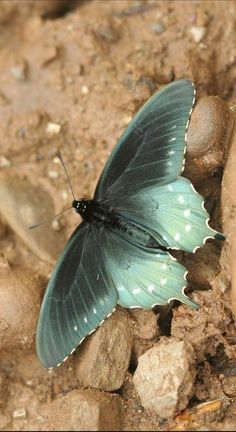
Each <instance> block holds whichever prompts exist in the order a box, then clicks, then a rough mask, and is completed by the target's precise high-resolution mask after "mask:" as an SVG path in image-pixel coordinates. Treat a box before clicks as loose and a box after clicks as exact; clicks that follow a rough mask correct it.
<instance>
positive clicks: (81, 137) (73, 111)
mask: <svg viewBox="0 0 236 432" xmlns="http://www.w3.org/2000/svg"><path fill="white" fill-rule="evenodd" d="M0 7H1V17H0V29H1V39H0V70H1V73H0V118H1V128H0V171H1V174H2V173H3V178H4V176H5V178H10V177H11V176H13V177H11V178H15V179H16V180H15V183H17V185H18V189H19V188H20V186H19V185H20V184H24V186H22V189H23V188H26V190H28V191H34V188H38V189H39V190H41V189H42V190H43V191H44V193H45V194H46V196H45V195H44V194H41V195H40V197H42V201H40V202H34V200H33V199H32V200H31V198H30V193H31V194H32V195H34V196H35V193H34V192H28V193H29V195H27V196H26V197H25V195H24V196H23V195H22V196H20V195H21V194H20V193H18V192H17V194H16V190H17V191H18V189H16V188H15V189H14V194H13V195H12V196H13V197H14V200H15V202H17V203H18V204H17V206H18V207H17V206H16V207H15V208H14V206H13V207H11V208H10V210H9V212H10V213H9V214H10V216H9V215H8V213H7V212H6V211H5V210H4V209H3V207H4V202H2V203H1V205H0V212H1V214H2V218H1V219H0V248H1V252H0V290H1V291H2V295H1V297H2V300H1V302H0V303H1V306H0V334H1V343H2V344H1V348H2V351H1V360H0V389H1V398H0V429H1V430H34V429H38V430H47V428H49V427H50V428H52V429H54V430H56V428H57V427H61V430H66V429H67V428H70V427H71V428H74V430H76V429H77V430H80V429H79V426H78V425H76V421H75V422H74V423H73V424H72V423H69V420H68V419H67V418H66V417H65V416H64V417H63V415H64V414H63V412H62V411H63V408H62V409H61V408H60V407H59V405H53V404H56V403H57V402H56V401H57V399H58V398H59V397H61V396H64V395H69V394H70V393H71V395H73V398H75V399H76V397H77V396H76V395H77V393H74V391H73V390H75V391H77V390H78V389H81V392H82V393H80V395H79V396H78V397H80V398H85V399H86V397H88V401H90V400H91V401H93V391H91V393H90V390H88V391H87V390H84V389H83V388H82V385H81V382H80V380H79V377H78V379H77V378H76V373H77V376H78V374H79V371H80V368H78V366H77V367H76V365H74V362H76V356H75V357H72V358H71V359H69V360H68V362H66V363H65V364H63V365H62V366H61V367H60V368H58V369H56V370H53V371H50V372H48V371H46V370H44V369H43V368H42V367H41V366H40V365H39V362H38V360H37V358H36V355H35V346H34V334H35V325H36V319H37V316H38V313H39V298H40V297H41V294H42V291H43V288H44V287H45V286H46V280H47V278H48V276H49V274H50V272H51V270H52V260H54V258H55V256H57V254H58V245H59V244H60V245H61V241H62V239H64V238H65V237H66V238H68V237H69V235H70V233H71V232H72V231H73V230H74V228H75V226H76V225H77V224H78V222H79V220H78V216H77V215H75V214H74V213H73V212H68V213H66V214H65V215H63V216H62V217H61V218H60V222H59V224H58V225H55V224H54V225H51V224H50V225H49V227H50V228H48V227H47V228H46V227H45V229H46V230H47V229H49V230H50V231H52V232H53V234H52V236H51V235H50V245H49V244H48V245H47V243H49V241H48V240H47V239H48V238H49V237H47V236H48V234H44V233H47V232H48V231H45V232H44V231H43V230H44V228H43V227H42V231H41V233H42V234H41V235H40V237H46V241H44V242H43V240H42V243H40V247H39V246H38V250H37V241H35V239H36V240H37V238H36V237H34V239H33V238H32V237H29V235H28V234H27V232H26V231H24V229H23V228H22V226H21V225H20V223H21V222H20V221H19V219H18V218H17V212H18V211H19V208H20V206H21V205H22V202H25V200H27V199H28V200H29V202H31V204H32V213H30V211H31V210H27V211H26V213H25V215H28V214H29V213H30V215H31V216H29V219H26V220H31V223H33V222H34V221H33V220H32V214H33V216H34V218H35V217H37V214H39V215H40V218H42V217H44V216H46V217H50V216H51V214H52V213H53V211H55V212H60V211H62V210H63V209H64V208H66V207H69V206H70V205H71V194H70V190H69V186H68V183H67V181H66V178H65V175H64V172H63V169H62V167H61V165H60V164H59V163H58V159H57V158H56V153H57V150H58V149H60V150H61V153H62V155H63V159H64V161H65V163H66V165H67V167H68V170H69V172H70V176H71V179H72V183H73V185H74V189H75V194H76V196H78V197H81V196H84V197H91V196H92V195H93V192H94V189H95V185H96V182H97V180H98V177H99V175H100V172H101V170H102V167H103V165H104V163H105V161H106V159H107V157H108V155H109V153H110V151H111V149H112V148H113V146H114V145H115V143H116V142H117V139H118V138H119V136H120V134H121V132H122V131H123V129H124V128H125V127H126V126H127V124H128V123H129V121H130V119H131V118H132V116H133V115H134V113H135V112H136V111H137V109H138V108H139V107H140V106H141V105H142V104H143V103H144V101H146V100H147V99H148V97H149V96H150V95H151V94H152V93H153V92H154V91H155V90H157V89H160V88H161V86H163V85H165V84H167V83H169V82H171V81H173V80H175V79H179V78H190V79H192V80H193V81H194V83H195V84H196V88H197V97H198V99H200V101H201V103H199V111H198V113H197V111H196V114H195V119H194V122H193V123H192V131H191V137H192V138H191V142H192V143H193V142H194V143H199V148H197V150H196V146H195V145H194V146H193V145H192V147H190V148H189V154H188V158H187V164H186V176H188V177H189V178H190V179H191V180H192V181H193V182H194V184H195V186H196V187H197V188H198V191H199V192H201V193H202V194H203V195H204V197H205V198H206V202H207V206H208V210H209V211H210V212H211V221H212V223H211V226H214V228H217V229H223V228H222V224H221V223H222V221H221V206H222V209H223V215H224V228H225V229H226V233H227V234H229V243H228V242H226V243H225V245H224V246H223V249H222V251H221V247H222V244H220V242H217V243H214V242H211V241H210V242H208V243H207V244H206V246H205V247H204V248H202V249H200V250H198V251H197V253H196V254H195V255H194V256H187V255H185V254H181V256H180V258H181V259H182V260H184V262H185V264H186V265H187V266H188V268H189V270H190V272H189V282H190V284H189V288H190V291H191V292H192V294H191V295H192V298H194V299H195V300H196V301H198V302H199V303H200V304H201V312H200V314H199V315H197V316H196V315H194V312H192V311H189V310H188V309H187V308H186V307H183V306H179V305H177V304H175V305H174V310H173V312H171V311H170V309H169V308H159V309H158V310H156V311H155V313H156V314H158V324H159V329H158V327H157V326H156V327H155V324H156V321H155V320H154V318H153V313H150V315H148V314H149V313H147V315H143V316H142V315H140V317H139V316H138V315H137V316H136V315H135V313H134V314H133V315H132V314H129V315H130V320H131V323H132V324H130V325H133V327H134V341H133V349H132V354H131V361H130V367H129V371H128V372H127V373H126V376H125V380H124V382H123V384H122V385H120V387H119V388H118V389H116V390H115V393H116V394H117V395H119V397H118V396H114V391H112V392H106V393H105V392H104V391H103V392H101V406H103V411H104V412H103V411H102V412H103V414H102V415H103V417H104V419H105V420H104V421H101V422H100V423H99V421H100V420H99V421H97V423H96V426H93V424H92V423H91V424H92V426H91V424H90V423H89V424H90V427H95V429H98V430H103V428H104V429H105V430H112V429H111V428H113V427H114V429H113V430H117V428H118V429H119V428H121V429H122V430H190V429H191V430H205V429H206V430H215V429H217V430H235V428H236V408H235V407H236V334H235V317H234V313H236V307H233V312H232V301H233V300H234V296H235V294H234V295H232V296H231V291H230V288H231V278H232V284H233V283H234V293H235V292H236V287H235V282H236V279H235V280H234V279H233V276H234V274H235V271H234V273H233V271H231V266H232V269H233V268H234V267H233V265H234V261H235V259H236V247H235V248H234V247H233V246H232V248H230V245H234V244H236V241H235V242H234V238H235V234H234V235H233V234H232V233H233V232H234V227H235V205H236V198H235V196H236V195H235V184H236V183H235V181H236V179H235V172H234V170H235V169H234V167H235V164H233V163H232V160H233V156H232V155H231V159H230V160H229V162H228V165H227V167H228V170H227V177H226V178H225V190H224V192H223V201H222V203H221V202H220V197H221V180H222V176H223V172H224V166H225V163H226V160H227V155H228V148H229V143H230V139H231V138H232V124H233V113H234V110H235V96H236V87H235V79H236V49H235V46H236V44H235V24H236V23H235V17H236V3H235V2H234V1H227V2H226V1H191V2H186V1H175V2H173V1H169V0H165V1H155V0H154V1H149V0H146V1H145V0H144V1H141V0H140V1H135V0H111V1H98V0H97V1H96V0H93V1H92V0H91V1H79V0H78V1H67V2H65V1H56V0H51V1H50V0H45V1H44V0H42V1H34V0H29V1H24V0H23V1H20V0H19V1H17V0H9V1H7V0H6V1H1V5H0ZM207 96H210V98H207ZM215 96H217V97H218V99H216V98H215ZM209 107H210V108H209ZM202 113H203V114H202ZM209 119H210V120H209ZM212 119H213V120H212ZM208 122H211V124H214V125H215V127H214V130H211V129H210V128H209V125H208ZM190 127H191V126H190ZM201 128H202V129H201ZM200 131H201V132H200ZM195 132H196V133H195ZM197 133H198V135H197ZM198 137H199V139H198ZM201 139H202V141H201V143H200V140H201ZM234 141H235V138H234ZM232 142H233V141H232ZM209 143H211V144H209ZM196 145H197V144H196ZM232 145H233V144H232ZM235 145H236V144H235ZM204 149H205V150H204ZM209 149H210V150H209ZM191 151H192V153H191ZM204 151H205V154H204ZM235 151H236V150H235ZM230 161H231V163H230ZM10 172H11V174H10V176H9V173H10ZM14 176H15V177H14ZM18 178H19V179H20V180H19V182H18V181H17V179H18ZM4 182H5V183H4ZM20 182H22V183H20ZM25 182H29V186H27V185H28V183H25ZM3 183H4V185H5V184H7V181H5V180H4V181H2V184H3ZM229 185H230V186H229ZM7 187H8V186H7ZM0 189H1V188H0ZM6 190H8V189H6ZM229 190H230V191H231V192H230V196H229V194H228V195H227V191H229ZM4 193H5V190H4ZM4 193H3V192H2V191H1V190H0V200H1V196H4ZM24 193H25V192H24ZM2 194H3V195H2ZM16 195H17V196H16ZM44 196H45V198H44ZM4 200H5V198H4ZM233 200H235V204H234V201H233ZM52 202H53V203H54V207H55V209H54V210H53V205H52ZM226 204H227V208H226ZM11 206H12V203H11ZM37 206H38V208H39V209H40V208H42V207H43V208H44V206H45V207H47V209H46V210H45V213H42V212H41V211H39V213H37ZM22 208H23V207H22ZM27 208H28V207H27ZM35 209H36V210H35ZM228 209H230V212H229V211H228ZM25 217H26V216H25ZM27 217H28V216H27ZM30 218H31V219H30ZM36 222H38V220H35V223H36ZM231 234H232V235H231ZM38 241H39V239H38ZM40 241H41V240H40ZM230 242H231V243H230ZM234 254H235V255H234ZM44 257H45V259H40V258H44ZM233 281H234V282H233ZM34 287H36V288H34ZM35 290H36V293H35V295H33V294H32V293H33V292H34V291H35ZM20 294H21V295H20ZM27 296H29V298H30V299H32V301H31V300H27V298H28V297H27ZM232 299H233V300H232ZM3 300H4V301H3ZM11 305H12V306H11ZM30 306H31V307H30ZM26 318H27V319H26ZM134 321H135V324H134ZM154 321H155V322H154ZM148 334H149V335H151V336H150V337H149V336H148ZM169 337H171V338H176V339H177V340H184V341H186V343H190V344H191V346H192V347H193V349H194V353H195V354H194V355H195V373H194V376H195V375H196V378H195V381H194V382H193V389H192V393H191V397H190V398H189V401H188V405H187V408H186V410H185V411H184V412H182V413H180V414H179V415H177V416H176V417H175V418H174V419H173V418H172V419H169V420H163V419H161V418H160V417H159V416H158V415H157V414H156V413H154V412H153V411H149V410H147V409H144V408H143V406H142V405H141V403H140V400H139V397H138V395H137V393H136V390H135V388H134V384H133V380H132V376H133V373H134V371H135V369H136V367H137V363H138V357H139V356H140V355H141V354H143V353H145V352H146V351H147V350H148V349H150V348H151V347H152V346H153V345H155V344H156V345H157V342H158V340H159V338H164V339H163V340H164V341H165V338H169ZM129 338H130V336H129ZM32 340H33V342H32ZM98 340H99V339H98ZM103 349H104V348H103ZM83 355H84V353H83ZM91 355H92V354H91ZM76 371H77V372H76ZM118 378H119V377H118ZM118 378H117V382H119V381H120V380H119V379H118ZM122 380H123V378H122ZM98 381H99V379H98ZM85 382H86V380H85ZM85 386H87V384H86V385H85ZM94 387H96V385H95V386H94ZM97 388H99V385H98V386H97ZM108 388H109V386H108ZM101 389H102V390H104V389H103V388H102V387H101ZM105 390H106V389H105ZM72 391H73V392H72ZM83 392H84V393H83ZM86 392H87V393H86ZM107 395H110V398H111V400H112V402H111V403H112V404H114V406H118V405H115V404H116V403H117V404H118V402H117V400H118V399H119V404H120V405H119V408H117V410H118V411H119V414H117V416H118V417H119V419H118V420H117V418H116V416H114V418H112V422H113V423H112V424H110V423H109V422H107V420H106V418H105V417H106V415H108V414H109V409H108V408H107V406H108V405H109V401H108V399H107V398H108V396H107ZM97 398H98V394H97V393H96V397H95V396H94V401H95V402H94V403H100V402H98V401H97ZM73 400H74V399H73ZM83 400H84V399H83ZM52 401H53V402H52ZM50 402H52V405H50ZM67 403H68V402H67ZM88 403H90V402H88ZM91 403H92V402H91ZM205 403H206V405H205ZM102 404H103V405H102ZM106 404H108V405H106ZM69 405H70V404H69ZM55 406H56V410H58V411H56V412H57V415H58V416H59V417H60V415H61V419H62V420H61V422H62V423H60V419H57V420H58V423H57V422H56V420H55V417H53V415H52V414H50V412H49V411H50V410H51V412H52V413H53V412H54V407H55ZM45 407H46V408H45ZM104 407H105V408H104ZM112 407H113V405H112ZM111 409H113V408H111ZM48 412H49V414H48ZM88 412H89V409H88ZM43 413H44V414H43ZM43 415H45V417H47V416H48V417H47V418H48V419H49V420H48V423H47V422H46V423H44V422H43ZM88 415H89V414H88ZM50 416H51V417H50ZM81 416H82V417H81V418H83V415H82V414H81ZM63 419H64V420H63ZM63 421H64V422H65V423H64V424H63ZM78 422H80V418H78ZM81 422H82V420H81ZM61 424H62V426H60V425H61ZM82 424H86V423H82ZM113 424H114V426H112V425H113ZM49 425H50V426H49ZM58 425H59V426H58ZM70 425H71V426H70ZM63 427H64V429H63ZM81 430H82V429H81Z"/></svg>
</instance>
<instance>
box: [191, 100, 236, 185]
mask: <svg viewBox="0 0 236 432" xmlns="http://www.w3.org/2000/svg"><path fill="white" fill-rule="evenodd" d="M231 131H232V117H231V113H230V110H229V107H228V105H227V103H225V102H224V101H223V100H222V99H220V98H219V97H218V96H204V97H202V98H201V99H199V101H198V102H197V104H196V106H195V108H194V110H193V114H192V117H191V122H190V125H189V130H188V140H187V155H186V168H185V175H186V177H188V178H189V179H190V180H192V181H193V182H194V183H195V184H200V183H201V182H202V181H203V180H204V179H206V178H207V177H210V176H212V175H213V174H214V172H216V171H218V170H219V169H220V167H222V166H224V163H225V161H226V155H227V148H228V144H229V138H230V133H231Z"/></svg>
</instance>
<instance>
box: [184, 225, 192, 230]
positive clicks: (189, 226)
mask: <svg viewBox="0 0 236 432" xmlns="http://www.w3.org/2000/svg"><path fill="white" fill-rule="evenodd" d="M191 229H192V225H191V224H187V225H185V231H186V232H189V231H191Z"/></svg>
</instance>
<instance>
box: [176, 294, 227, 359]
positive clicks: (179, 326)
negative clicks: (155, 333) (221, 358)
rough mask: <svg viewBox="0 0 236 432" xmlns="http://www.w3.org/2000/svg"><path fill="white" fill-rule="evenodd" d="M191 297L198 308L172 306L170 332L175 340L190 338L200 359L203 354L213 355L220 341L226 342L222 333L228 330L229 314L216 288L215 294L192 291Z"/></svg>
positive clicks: (221, 342)
mask: <svg viewBox="0 0 236 432" xmlns="http://www.w3.org/2000/svg"><path fill="white" fill-rule="evenodd" d="M191 298H192V300H193V301H195V302H196V303H197V304H199V306H200V307H199V309H198V310H192V309H189V308H186V307H185V306H182V305H181V306H180V307H179V308H178V309H176V310H174V311H173V319H172V324H171V334H172V336H174V337H175V338H176V339H178V340H184V341H187V342H189V343H190V344H191V346H192V347H193V348H194V351H195V353H196V357H197V361H198V362H199V363H200V362H202V361H204V360H205V357H206V355H210V356H214V355H215V354H216V350H217V347H218V346H219V345H220V344H224V345H225V340H224V336H223V334H224V333H225V332H227V331H228V328H229V326H230V324H231V322H232V316H231V312H230V310H229V309H228V308H227V305H225V304H224V302H223V301H222V299H221V296H220V293H219V292H217V291H214V294H213V293H212V291H211V290H208V291H199V292H198V291H193V292H192V295H191ZM212 298H214V301H212Z"/></svg>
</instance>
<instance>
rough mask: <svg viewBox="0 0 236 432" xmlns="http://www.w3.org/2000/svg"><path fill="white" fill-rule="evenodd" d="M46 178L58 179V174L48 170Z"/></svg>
mask: <svg viewBox="0 0 236 432" xmlns="http://www.w3.org/2000/svg"><path fill="white" fill-rule="evenodd" d="M48 176H49V177H50V178H53V179H56V178H58V176H59V174H58V172H57V171H55V170H49V171H48Z"/></svg>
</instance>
